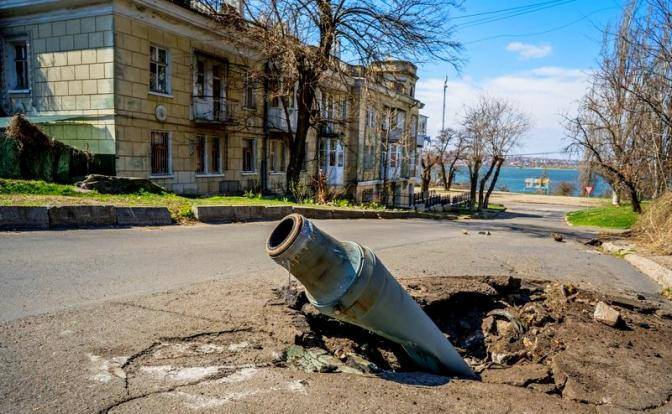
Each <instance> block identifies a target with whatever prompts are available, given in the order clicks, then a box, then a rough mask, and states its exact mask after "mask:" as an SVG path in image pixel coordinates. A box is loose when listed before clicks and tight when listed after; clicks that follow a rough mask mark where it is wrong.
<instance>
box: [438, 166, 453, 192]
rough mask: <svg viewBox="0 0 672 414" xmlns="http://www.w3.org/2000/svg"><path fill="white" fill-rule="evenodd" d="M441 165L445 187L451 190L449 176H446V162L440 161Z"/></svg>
mask: <svg viewBox="0 0 672 414" xmlns="http://www.w3.org/2000/svg"><path fill="white" fill-rule="evenodd" d="M439 165H440V166H441V180H442V181H443V189H444V190H446V191H448V190H450V186H449V185H448V177H446V164H444V163H443V161H442V162H439Z"/></svg>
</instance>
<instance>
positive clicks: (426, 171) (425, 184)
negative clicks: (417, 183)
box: [420, 163, 432, 194]
mask: <svg viewBox="0 0 672 414" xmlns="http://www.w3.org/2000/svg"><path fill="white" fill-rule="evenodd" d="M431 180H432V166H431V165H430V166H425V165H424V163H423V166H422V185H421V187H420V190H421V191H422V193H423V194H424V193H427V192H428V191H429V184H430V181H431Z"/></svg>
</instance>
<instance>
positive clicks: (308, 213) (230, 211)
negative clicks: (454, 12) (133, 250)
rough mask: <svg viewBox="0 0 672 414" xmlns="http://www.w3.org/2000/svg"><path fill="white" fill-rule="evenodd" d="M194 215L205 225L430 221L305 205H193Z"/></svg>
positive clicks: (412, 215) (400, 213) (401, 214)
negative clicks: (294, 219)
mask: <svg viewBox="0 0 672 414" xmlns="http://www.w3.org/2000/svg"><path fill="white" fill-rule="evenodd" d="M192 211H193V213H194V216H195V217H196V219H197V220H198V221H201V222H203V223H233V222H254V221H274V220H280V219H282V218H283V217H285V216H286V215H288V214H291V213H299V214H301V215H303V216H305V217H306V218H309V219H318V220H343V219H408V218H419V217H422V218H428V217H426V216H424V215H422V214H418V213H416V212H414V211H377V210H347V209H329V208H314V207H304V206H194V207H192Z"/></svg>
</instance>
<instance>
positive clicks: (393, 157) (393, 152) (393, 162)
mask: <svg viewBox="0 0 672 414" xmlns="http://www.w3.org/2000/svg"><path fill="white" fill-rule="evenodd" d="M398 149H399V147H398V146H396V145H391V146H390V168H393V169H394V168H397V150H398Z"/></svg>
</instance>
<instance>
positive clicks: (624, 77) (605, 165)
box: [567, 0, 672, 212]
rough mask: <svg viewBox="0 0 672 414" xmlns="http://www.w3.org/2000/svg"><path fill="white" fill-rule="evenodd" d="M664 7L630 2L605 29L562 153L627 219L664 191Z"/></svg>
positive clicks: (669, 18)
mask: <svg viewBox="0 0 672 414" xmlns="http://www.w3.org/2000/svg"><path fill="white" fill-rule="evenodd" d="M671 96H672V5H671V4H670V2H669V1H666V0H645V1H642V2H636V1H632V2H631V3H630V4H629V5H628V6H627V7H626V8H625V10H624V13H623V16H622V18H621V21H620V23H619V26H618V27H617V28H616V30H615V31H614V32H613V33H612V32H611V31H610V29H609V28H607V29H606V30H605V34H604V41H603V47H602V52H601V55H600V67H599V69H598V70H597V71H596V72H595V73H594V74H593V76H592V83H591V86H590V90H589V91H588V93H587V94H586V96H585V97H584V98H583V100H582V101H581V104H580V106H579V110H578V114H577V116H576V117H573V118H571V119H568V120H567V130H568V132H569V137H570V139H571V144H570V146H569V147H570V148H571V149H574V150H577V151H581V152H583V153H584V158H585V159H586V160H587V161H588V162H589V163H590V164H591V167H592V168H593V169H594V170H595V171H596V172H597V173H598V174H599V175H601V176H602V177H604V178H605V179H606V180H607V181H608V182H609V184H610V185H611V187H612V188H613V189H614V191H615V192H616V193H619V194H620V192H621V191H622V192H623V193H624V195H627V196H628V197H629V199H630V202H631V203H632V209H633V210H634V211H635V212H641V199H642V198H646V197H658V196H659V195H661V194H662V193H663V192H664V191H666V190H670V189H672V98H670V97H671Z"/></svg>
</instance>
